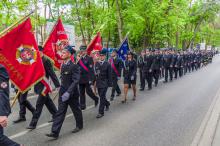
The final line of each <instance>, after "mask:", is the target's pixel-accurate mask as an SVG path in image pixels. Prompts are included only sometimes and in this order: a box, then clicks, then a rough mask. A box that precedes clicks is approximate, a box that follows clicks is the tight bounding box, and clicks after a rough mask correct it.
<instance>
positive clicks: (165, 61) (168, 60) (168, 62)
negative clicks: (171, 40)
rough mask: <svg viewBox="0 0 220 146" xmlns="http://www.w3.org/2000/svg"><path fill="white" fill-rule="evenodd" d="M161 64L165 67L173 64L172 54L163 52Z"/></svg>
mask: <svg viewBox="0 0 220 146" xmlns="http://www.w3.org/2000/svg"><path fill="white" fill-rule="evenodd" d="M163 66H164V67H165V68H168V67H171V66H173V55H171V54H167V55H166V54H165V55H164V56H163Z"/></svg>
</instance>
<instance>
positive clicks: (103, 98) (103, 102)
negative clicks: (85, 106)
mask: <svg viewBox="0 0 220 146" xmlns="http://www.w3.org/2000/svg"><path fill="white" fill-rule="evenodd" d="M107 89H108V88H98V94H99V97H100V104H99V114H104V110H105V107H106V106H109V105H110V103H109V101H108V100H107V99H106V93H107Z"/></svg>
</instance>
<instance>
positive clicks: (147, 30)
mask: <svg viewBox="0 0 220 146" xmlns="http://www.w3.org/2000/svg"><path fill="white" fill-rule="evenodd" d="M0 1H1V2H0V9H1V10H2V11H1V12H0V24H1V25H0V30H3V29H4V28H5V27H6V26H8V25H9V24H11V23H13V22H14V20H16V19H18V18H20V17H21V16H22V15H24V14H27V13H28V12H29V11H30V10H31V9H33V7H34V6H35V4H37V3H44V4H45V5H46V6H47V9H48V11H50V20H51V19H52V20H56V19H57V17H58V16H59V15H61V14H62V18H63V20H64V21H65V23H69V24H72V25H74V26H75V28H76V33H77V35H78V36H83V37H84V39H85V40H86V43H89V41H90V40H91V39H92V38H93V36H94V35H95V34H96V33H97V32H98V31H100V32H101V34H102V38H103V41H104V42H105V44H108V45H109V46H110V47H118V46H119V44H120V39H119V36H120V33H121V35H122V36H123V37H125V36H126V35H127V34H128V36H129V40H130V41H129V42H130V45H131V46H132V48H134V49H136V50H140V49H141V48H147V47H176V48H182V49H187V48H189V47H191V48H193V47H194V46H195V45H196V44H197V43H201V42H206V43H207V44H209V45H213V46H219V45H220V19H219V10H220V4H219V3H217V2H215V1H211V2H206V3H204V1H203V0H197V1H194V3H192V0H41V2H39V1H37V0H13V1H9V0H0ZM118 7H119V9H118ZM49 8H50V9H49ZM31 18H32V21H33V23H34V25H36V26H43V25H44V24H45V23H46V18H44V17H42V16H41V17H40V16H36V15H35V14H34V15H33V16H32V17H31ZM119 22H121V26H120V25H119V24H120V23H119ZM38 29H39V28H38ZM120 30H121V31H120Z"/></svg>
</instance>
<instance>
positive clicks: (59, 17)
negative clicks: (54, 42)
mask: <svg viewBox="0 0 220 146" xmlns="http://www.w3.org/2000/svg"><path fill="white" fill-rule="evenodd" d="M60 19H61V15H60V16H58V19H57V21H56V23H55V24H54V26H53V28H52V30H51V31H50V33H49V35H48V36H47V38H46V39H45V41H44V43H43V47H44V46H45V44H46V42H47V41H48V39H49V37H50V34H51V33H52V32H53V31H54V29H55V26H56V25H57V23H58V22H59V20H60ZM61 20H62V19H61Z"/></svg>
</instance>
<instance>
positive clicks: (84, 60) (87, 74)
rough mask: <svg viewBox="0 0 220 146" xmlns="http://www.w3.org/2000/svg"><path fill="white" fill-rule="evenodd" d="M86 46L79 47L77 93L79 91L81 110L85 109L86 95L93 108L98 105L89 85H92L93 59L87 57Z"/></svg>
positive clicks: (97, 99)
mask: <svg viewBox="0 0 220 146" xmlns="http://www.w3.org/2000/svg"><path fill="white" fill-rule="evenodd" d="M86 48H87V47H86V46H80V53H81V56H80V60H79V61H78V65H79V66H80V81H79V91H80V105H81V109H82V110H84V109H86V94H85V92H86V93H87V94H88V95H89V97H91V98H92V99H93V100H94V102H95V106H97V105H98V101H99V98H98V97H97V96H96V95H95V94H94V92H93V91H92V88H91V85H92V84H93V82H92V80H93V77H92V76H93V75H94V71H93V65H94V64H93V59H92V57H90V56H88V55H87V51H86Z"/></svg>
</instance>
